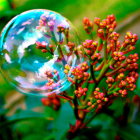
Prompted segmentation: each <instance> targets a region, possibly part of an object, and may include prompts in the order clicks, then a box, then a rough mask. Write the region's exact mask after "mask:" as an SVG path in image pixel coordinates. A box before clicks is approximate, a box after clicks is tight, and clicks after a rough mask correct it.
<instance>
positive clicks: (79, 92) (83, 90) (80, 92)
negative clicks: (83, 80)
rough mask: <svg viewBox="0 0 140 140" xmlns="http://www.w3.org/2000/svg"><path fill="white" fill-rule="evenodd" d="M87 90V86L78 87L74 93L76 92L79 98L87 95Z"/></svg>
mask: <svg viewBox="0 0 140 140" xmlns="http://www.w3.org/2000/svg"><path fill="white" fill-rule="evenodd" d="M87 90H88V89H87V88H82V87H78V89H77V90H75V91H74V93H75V94H76V96H77V97H78V98H79V97H81V96H84V95H86V92H87Z"/></svg>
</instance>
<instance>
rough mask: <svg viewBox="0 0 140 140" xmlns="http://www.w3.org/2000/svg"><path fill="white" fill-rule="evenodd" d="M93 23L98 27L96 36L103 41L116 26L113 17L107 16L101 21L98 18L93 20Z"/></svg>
mask: <svg viewBox="0 0 140 140" xmlns="http://www.w3.org/2000/svg"><path fill="white" fill-rule="evenodd" d="M94 23H95V24H96V25H97V26H98V30H97V35H98V36H99V37H100V38H101V39H103V40H105V39H107V38H108V35H109V34H110V33H112V32H113V30H114V29H115V27H116V25H117V24H116V21H115V16H114V15H109V16H107V17H106V19H104V20H102V21H101V20H100V18H95V19H94Z"/></svg>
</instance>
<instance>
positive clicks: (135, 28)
mask: <svg viewBox="0 0 140 140" xmlns="http://www.w3.org/2000/svg"><path fill="white" fill-rule="evenodd" d="M30 9H50V10H53V11H56V12H59V13H60V14H62V15H63V16H65V17H66V18H68V19H69V20H70V21H71V22H72V23H73V24H74V26H75V27H76V28H77V31H78V33H79V36H80V38H81V39H83V40H84V39H86V38H88V36H87V35H86V33H85V32H84V30H83V27H82V19H83V17H89V18H90V19H94V17H100V18H105V17H106V16H107V15H108V14H114V15H115V16H116V18H117V22H118V24H119V25H118V28H117V31H118V32H119V33H121V34H122V35H124V33H125V32H126V31H132V32H133V33H137V34H138V35H139V36H140V0H0V31H1V30H2V28H3V27H4V26H5V25H6V23H7V22H8V21H9V20H10V19H11V18H12V17H14V16H16V15H18V14H19V13H21V12H23V11H26V10H30ZM122 38H123V37H122V36H121V39H122ZM136 46H137V49H136V52H137V53H139V54H140V49H139V47H140V40H139V41H138V43H137V45H136ZM133 94H138V95H140V78H139V79H138V82H137V89H136V90H135V92H134V93H133ZM130 99H132V98H131V97H130ZM122 101H123V100H117V101H116V103H114V106H112V108H113V109H114V111H116V114H117V115H118V116H119V115H121V114H122V113H123V107H124V104H123V103H122ZM139 106H140V105H139V104H134V103H132V102H130V110H131V111H130V114H129V119H130V120H131V121H130V122H132V123H130V124H129V127H126V128H123V130H122V131H121V132H120V130H121V127H120V126H116V127H115V125H116V124H114V122H113V121H112V118H110V117H109V116H107V115H105V114H102V115H100V116H98V118H96V119H95V120H94V121H93V122H92V123H91V126H92V125H93V126H94V127H95V129H93V130H92V133H93V134H94V133H97V134H96V135H97V138H98V139H99V140H100V139H101V140H113V139H115V137H116V135H121V136H122V140H123V139H124V140H139V139H140V125H139V124H140V119H139V117H140V113H139V110H140V109H139V108H140V107H139ZM53 120H54V121H53ZM74 121H75V120H74V116H73V112H72V109H71V108H70V106H69V104H68V103H65V104H64V105H63V106H62V107H61V110H60V111H59V112H56V113H54V112H53V110H52V109H50V108H46V107H43V106H42V104H41V102H40V99H39V98H36V97H30V96H29V97H25V96H24V95H22V94H20V93H18V92H17V91H15V89H14V88H13V87H11V86H10V85H9V84H8V83H7V82H6V81H5V80H4V79H3V78H2V76H1V75H0V140H3V139H4V140H18V139H23V140H38V139H40V140H54V139H56V140H59V139H62V140H63V139H65V132H66V131H67V130H68V128H69V123H73V122H74ZM50 122H51V123H50ZM119 129H120V130H119ZM128 130H129V131H130V132H129V133H128ZM110 131H111V133H110ZM7 133H8V134H7ZM1 135H4V137H3V136H1ZM89 135H91V134H89ZM91 136H92V135H91ZM77 139H84V136H83V137H81V138H77ZM85 139H92V138H85ZM116 140H117V139H116ZM118 140H121V139H118Z"/></svg>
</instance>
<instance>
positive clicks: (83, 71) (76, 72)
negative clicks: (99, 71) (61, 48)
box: [64, 62, 90, 84]
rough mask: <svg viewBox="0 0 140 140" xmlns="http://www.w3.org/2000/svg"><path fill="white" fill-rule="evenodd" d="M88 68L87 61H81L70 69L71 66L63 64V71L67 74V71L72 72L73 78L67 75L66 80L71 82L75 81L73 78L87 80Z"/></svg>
mask: <svg viewBox="0 0 140 140" xmlns="http://www.w3.org/2000/svg"><path fill="white" fill-rule="evenodd" d="M88 69H89V66H88V64H87V62H83V63H81V64H79V65H78V66H77V67H75V68H73V69H71V67H70V66H69V65H68V64H67V65H65V70H64V72H65V73H66V74H67V75H68V73H69V71H70V72H71V73H72V75H73V76H74V78H71V77H68V80H69V81H70V82H72V83H73V84H74V83H75V82H74V81H75V80H83V81H85V80H87V79H88V78H89V76H90V75H89V73H88V72H87V70H88Z"/></svg>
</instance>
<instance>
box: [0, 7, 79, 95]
mask: <svg viewBox="0 0 140 140" xmlns="http://www.w3.org/2000/svg"><path fill="white" fill-rule="evenodd" d="M77 44H78V37H77V33H76V32H75V30H74V27H73V26H72V25H71V23H70V22H69V21H68V20H67V19H66V18H64V17H63V16H61V15H60V14H58V13H55V12H53V11H49V10H42V9H37V10H30V11H27V12H24V13H21V14H20V15H18V16H16V17H15V18H13V19H12V20H11V21H10V22H9V23H8V24H7V25H6V26H5V28H4V29H3V31H2V33H1V40H0V65H1V73H2V74H3V76H4V77H5V78H6V79H7V80H8V81H9V82H10V83H11V84H12V85H14V86H15V87H16V88H17V89H18V90H19V91H20V92H22V93H25V94H32V95H39V96H48V95H51V94H53V93H56V94H58V93H60V92H63V91H64V90H66V89H67V88H68V87H69V86H70V84H71V83H70V82H69V81H68V80H67V76H70V75H71V73H70V71H69V72H68V74H67V75H66V74H65V73H64V68H65V65H66V64H68V65H69V66H70V67H71V68H73V67H75V66H76V60H77V56H76V54H75V53H73V51H74V48H75V47H76V46H77Z"/></svg>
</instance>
